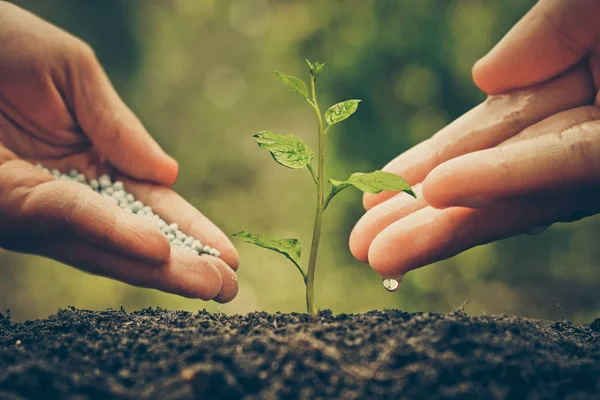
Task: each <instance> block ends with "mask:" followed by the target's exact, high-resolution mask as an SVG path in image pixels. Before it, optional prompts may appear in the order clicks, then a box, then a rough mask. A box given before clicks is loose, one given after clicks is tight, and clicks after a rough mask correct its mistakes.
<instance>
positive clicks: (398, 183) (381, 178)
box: [325, 170, 417, 207]
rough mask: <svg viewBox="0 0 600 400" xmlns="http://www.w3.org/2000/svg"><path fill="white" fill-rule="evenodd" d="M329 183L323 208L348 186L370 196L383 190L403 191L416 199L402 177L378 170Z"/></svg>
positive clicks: (331, 180) (332, 180)
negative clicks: (329, 186)
mask: <svg viewBox="0 0 600 400" xmlns="http://www.w3.org/2000/svg"><path fill="white" fill-rule="evenodd" d="M329 183H331V192H330V193H329V196H327V199H326V200H325V207H327V205H328V204H329V202H330V201H331V199H332V198H333V197H334V196H335V195H336V194H338V193H339V192H341V191H342V190H344V189H345V188H347V187H349V186H354V187H355V188H357V189H359V190H361V191H363V192H366V193H372V194H377V193H381V192H383V191H384V190H390V191H393V192H398V191H403V192H405V193H408V194H409V195H411V196H412V197H414V198H417V196H416V195H415V193H414V192H413V190H412V189H411V187H410V185H409V184H408V183H407V182H406V181H405V180H404V179H403V178H402V177H400V176H398V175H396V174H392V173H390V172H384V171H379V170H378V171H374V172H369V173H362V172H357V173H354V174H352V175H350V178H348V180H345V181H337V180H335V179H329Z"/></svg>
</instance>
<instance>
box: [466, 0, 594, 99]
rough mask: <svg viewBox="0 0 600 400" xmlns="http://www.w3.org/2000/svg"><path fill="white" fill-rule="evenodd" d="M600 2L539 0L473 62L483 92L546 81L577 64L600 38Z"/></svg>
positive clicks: (478, 84)
mask: <svg viewBox="0 0 600 400" xmlns="http://www.w3.org/2000/svg"><path fill="white" fill-rule="evenodd" d="M599 17H600V2H598V1H588V0H541V1H539V2H538V3H537V4H536V5H535V6H534V7H533V8H532V9H531V10H530V11H529V13H527V14H526V15H525V16H524V17H523V18H522V19H521V20H520V21H519V22H518V23H517V24H516V25H515V26H514V27H513V28H512V29H511V30H510V31H509V32H508V33H507V34H506V36H505V37H504V38H503V39H502V40H501V41H500V42H499V43H498V44H497V45H496V46H495V47H494V48H493V49H492V50H491V51H490V52H489V53H488V54H487V55H486V56H485V57H483V58H482V59H481V60H479V61H478V62H477V63H476V64H475V66H474V67H473V79H474V80H475V83H476V84H477V86H479V87H480V88H481V89H482V90H483V91H484V92H485V93H488V94H497V93H503V92H506V91H508V90H512V89H517V88H523V87H527V86H531V85H534V84H537V83H540V82H543V81H545V80H547V79H549V78H551V77H554V76H556V75H558V74H560V73H562V72H564V71H566V70H567V69H568V68H570V67H571V66H573V65H575V64H577V63H578V62H579V61H580V60H581V59H582V58H583V57H584V56H585V55H586V53H587V52H588V51H589V50H591V49H593V48H594V47H595V46H596V45H597V44H598V42H599V41H600V25H599V24H598V18H599Z"/></svg>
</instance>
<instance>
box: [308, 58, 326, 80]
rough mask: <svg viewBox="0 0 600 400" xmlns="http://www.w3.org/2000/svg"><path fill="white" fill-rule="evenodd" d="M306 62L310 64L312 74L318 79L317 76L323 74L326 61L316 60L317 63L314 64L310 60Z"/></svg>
mask: <svg viewBox="0 0 600 400" xmlns="http://www.w3.org/2000/svg"><path fill="white" fill-rule="evenodd" d="M306 63H307V64H308V68H309V69H310V74H311V75H312V76H313V77H314V78H315V80H316V79H317V77H318V76H319V75H320V74H321V71H323V67H325V63H323V64H321V63H320V62H318V61H315V63H314V64H313V63H311V62H310V61H309V60H306Z"/></svg>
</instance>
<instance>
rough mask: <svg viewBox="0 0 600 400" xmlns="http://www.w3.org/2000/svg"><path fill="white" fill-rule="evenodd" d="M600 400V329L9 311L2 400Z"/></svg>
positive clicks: (397, 318)
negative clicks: (13, 318)
mask: <svg viewBox="0 0 600 400" xmlns="http://www.w3.org/2000/svg"><path fill="white" fill-rule="evenodd" d="M55 398H71V399H88V398H95V399H106V398H123V399H140V398H141V399H144V398H156V399H192V398H198V399H212V398H214V399H227V398H247V399H284V398H300V399H334V398H343V399H356V398H368V399H376V398H393V399H402V398H406V399H420V398H428V399H435V398H456V399H465V398H467V399H468V398H482V399H521V398H527V399H545V398H559V399H567V398H568V399H592V398H600V319H596V320H595V321H594V322H593V323H592V324H590V325H582V326H575V325H572V324H569V323H566V322H541V321H532V320H527V319H522V318H514V317H504V316H494V317H491V316H486V317H475V318H473V317H468V316H467V315H465V314H463V313H460V312H456V313H450V314H422V313H416V314H409V313H404V312H401V311H394V310H388V311H376V312H370V313H367V314H361V315H332V314H331V313H328V312H322V313H321V314H320V316H319V317H318V318H316V319H315V320H313V319H311V318H310V317H309V316H307V315H304V314H266V313H253V314H249V315H247V316H225V315H220V314H210V313H207V312H199V313H197V314H191V313H187V312H181V311H165V310H161V309H146V310H143V311H140V312H134V313H126V312H125V311H123V310H121V311H117V310H108V311H103V312H92V311H83V310H75V309H69V310H63V311H60V312H59V313H58V314H57V315H56V316H53V317H51V318H49V319H47V320H43V321H33V322H25V323H23V324H17V323H10V321H9V319H8V318H7V317H5V316H3V315H2V314H0V399H55Z"/></svg>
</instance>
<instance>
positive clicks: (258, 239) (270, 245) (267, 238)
mask: <svg viewBox="0 0 600 400" xmlns="http://www.w3.org/2000/svg"><path fill="white" fill-rule="evenodd" d="M233 236H235V237H239V238H240V239H242V240H243V241H244V242H246V243H251V244H254V245H257V246H258V247H262V248H264V249H268V250H273V251H275V252H277V253H279V254H283V255H284V256H285V257H286V258H287V259H288V260H290V261H291V262H293V263H294V265H295V266H296V268H298V270H299V271H300V273H301V274H302V276H303V277H304V280H305V281H306V273H305V272H304V270H303V269H302V267H301V266H300V253H301V252H302V246H300V242H299V241H298V239H282V238H278V237H276V236H271V235H257V234H254V233H248V232H245V231H241V232H238V233H234V234H233Z"/></svg>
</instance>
